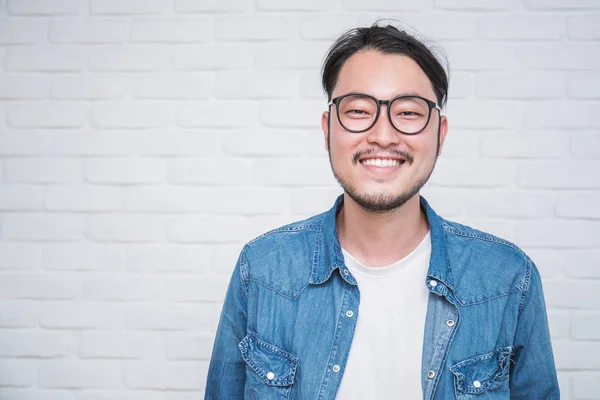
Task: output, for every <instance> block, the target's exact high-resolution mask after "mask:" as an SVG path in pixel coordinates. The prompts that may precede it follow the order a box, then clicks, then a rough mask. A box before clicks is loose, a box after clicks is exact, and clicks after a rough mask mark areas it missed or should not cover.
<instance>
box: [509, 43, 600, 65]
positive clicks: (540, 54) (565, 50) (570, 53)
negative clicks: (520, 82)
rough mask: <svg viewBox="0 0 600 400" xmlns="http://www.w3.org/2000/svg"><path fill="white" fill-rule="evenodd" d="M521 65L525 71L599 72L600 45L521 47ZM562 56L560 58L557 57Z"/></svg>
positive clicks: (538, 45)
mask: <svg viewBox="0 0 600 400" xmlns="http://www.w3.org/2000/svg"><path fill="white" fill-rule="evenodd" d="M517 52H518V58H519V64H520V65H521V67H522V68H523V69H525V70H558V71H561V72H562V71H563V70H597V69H598V68H600V44H596V43H591V44H587V43H573V42H568V43H567V44H544V43H538V44H535V45H526V46H520V47H519V49H518V50H517ZM557 54H560V55H561V56H560V57H557V56H556V55H557Z"/></svg>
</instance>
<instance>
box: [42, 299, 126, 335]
mask: <svg viewBox="0 0 600 400" xmlns="http://www.w3.org/2000/svg"><path fill="white" fill-rule="evenodd" d="M123 314H124V313H123V306H122V305H120V304H119V303H115V302H110V303H103V302H88V301H85V302H83V301H78V302H72V301H70V302H62V301H52V302H45V303H43V304H42V310H41V319H40V326H41V327H44V328H58V329H86V328H87V329H110V328H118V327H122V326H123V323H124V321H126V320H125V319H124V318H123Z"/></svg>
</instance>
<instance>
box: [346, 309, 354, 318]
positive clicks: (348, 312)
mask: <svg viewBox="0 0 600 400" xmlns="http://www.w3.org/2000/svg"><path fill="white" fill-rule="evenodd" d="M353 315H354V313H353V312H352V310H348V311H346V317H348V318H352V316H353Z"/></svg>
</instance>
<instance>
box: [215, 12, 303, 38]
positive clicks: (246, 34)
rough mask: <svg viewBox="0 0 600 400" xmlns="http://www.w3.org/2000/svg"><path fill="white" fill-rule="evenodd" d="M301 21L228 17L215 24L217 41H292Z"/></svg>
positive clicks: (277, 18) (267, 17) (287, 18)
mask: <svg viewBox="0 0 600 400" xmlns="http://www.w3.org/2000/svg"><path fill="white" fill-rule="evenodd" d="M299 27H300V20H299V19H298V18H295V17H287V16H284V17H282V16H256V17H253V18H251V19H250V18H247V17H245V16H228V17H221V18H218V19H217V20H216V22H215V38H216V39H217V40H223V41H227V40H233V41H240V40H242V41H245V40H257V41H260V40H291V39H294V38H295V37H296V36H297V32H298V30H299Z"/></svg>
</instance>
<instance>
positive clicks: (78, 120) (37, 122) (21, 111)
mask: <svg viewBox="0 0 600 400" xmlns="http://www.w3.org/2000/svg"><path fill="white" fill-rule="evenodd" d="M88 113H89V106H88V105H87V104H84V103H75V102H72V103H71V102H60V103H56V102H30V103H21V102H14V103H9V104H7V105H6V121H7V124H8V125H10V126H13V127H18V128H78V127H81V126H83V124H84V123H85V121H86V119H87V116H88Z"/></svg>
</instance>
